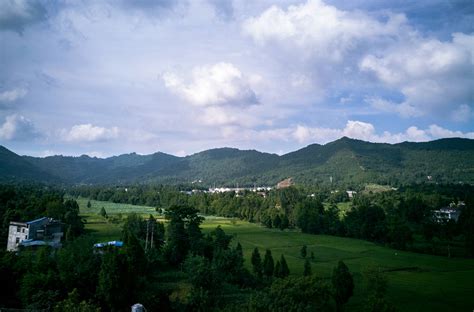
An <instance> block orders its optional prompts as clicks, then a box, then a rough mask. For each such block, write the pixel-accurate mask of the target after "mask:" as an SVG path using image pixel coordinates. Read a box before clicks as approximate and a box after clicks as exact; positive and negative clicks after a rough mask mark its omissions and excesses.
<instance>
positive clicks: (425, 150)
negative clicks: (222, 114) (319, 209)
mask: <svg viewBox="0 0 474 312" xmlns="http://www.w3.org/2000/svg"><path fill="white" fill-rule="evenodd" d="M473 173H474V140H470V139H459V138H452V139H440V140H436V141H432V142H424V143H408V142H404V143H400V144H393V145H392V144H381V143H369V142H364V141H360V140H354V139H349V138H342V139H339V140H337V141H334V142H331V143H327V144H325V145H319V144H312V145H309V146H307V147H305V148H302V149H300V150H298V151H295V152H291V153H288V154H285V155H282V156H279V155H276V154H269V153H262V152H258V151H254V150H246V151H243V150H238V149H235V148H218V149H211V150H207V151H203V152H200V153H196V154H193V155H190V156H186V157H176V156H173V155H168V154H164V153H160V152H158V153H155V154H151V155H138V154H135V153H132V154H124V155H120V156H114V157H109V158H105V159H100V158H95V157H89V156H85V155H83V156H80V157H66V156H50V157H45V158H38V157H29V156H19V155H17V154H15V153H13V152H11V151H9V150H7V149H6V148H4V147H0V181H4V182H15V181H37V182H38V181H40V182H47V183H56V184H58V183H62V184H65V185H77V184H98V185H101V184H113V185H117V184H121V185H127V184H132V183H162V184H168V185H178V184H191V183H194V186H199V187H212V186H214V185H217V186H233V187H235V186H236V185H240V186H249V187H252V186H254V185H257V186H268V185H269V186H273V185H275V184H276V183H277V182H279V181H280V180H282V179H285V178H288V177H293V178H294V181H295V182H296V183H298V184H300V185H306V186H311V185H319V186H323V185H327V186H335V185H337V186H356V185H360V184H364V183H378V184H386V185H392V186H396V187H398V186H402V185H407V184H413V183H425V182H426V183H432V184H436V183H441V184H445V183H460V182H461V183H468V184H469V183H471V184H472V183H474V175H473Z"/></svg>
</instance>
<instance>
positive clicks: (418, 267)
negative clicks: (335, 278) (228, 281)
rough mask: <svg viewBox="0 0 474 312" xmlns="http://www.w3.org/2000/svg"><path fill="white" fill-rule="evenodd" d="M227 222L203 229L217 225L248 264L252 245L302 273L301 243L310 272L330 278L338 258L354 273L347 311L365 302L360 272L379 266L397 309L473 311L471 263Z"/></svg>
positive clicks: (212, 225) (209, 224) (210, 223)
mask: <svg viewBox="0 0 474 312" xmlns="http://www.w3.org/2000/svg"><path fill="white" fill-rule="evenodd" d="M234 223H235V224H233V222H232V221H231V220H222V219H221V220H206V222H205V223H204V224H203V228H204V231H210V230H211V229H213V228H215V227H216V226H217V225H221V227H222V228H223V229H224V230H225V231H226V233H228V234H233V235H234V241H235V242H237V241H238V242H240V243H241V244H242V247H243V251H244V257H245V259H246V265H247V266H248V267H249V268H250V256H251V253H252V251H253V249H254V248H255V247H258V248H259V249H260V253H261V254H262V256H263V254H264V252H265V249H266V248H269V249H271V251H272V255H273V258H274V259H275V260H276V259H279V258H280V255H281V254H284V256H285V258H286V260H287V262H288V266H289V267H290V271H291V274H296V275H301V274H302V273H303V265H304V259H303V258H301V256H300V250H301V247H302V246H303V245H307V247H308V255H310V253H311V251H312V252H313V253H314V255H315V260H314V261H313V262H312V263H311V265H312V271H313V274H316V275H318V276H321V277H327V278H329V277H330V275H331V273H332V270H333V268H334V267H335V266H336V264H337V262H338V261H339V260H343V261H344V262H345V263H346V264H347V266H348V267H349V269H350V270H351V272H352V273H353V274H354V278H355V282H356V290H355V295H354V297H353V298H352V299H351V300H350V302H349V306H348V310H349V311H350V310H352V309H360V308H361V306H362V303H363V301H364V298H365V292H364V285H363V278H362V272H363V271H364V270H366V269H367V268H369V267H371V266H380V267H382V268H383V269H384V270H386V271H387V276H388V278H389V288H388V297H389V299H390V301H391V302H392V303H394V304H395V305H396V307H397V309H398V310H399V311H472V309H473V308H474V298H473V294H474V283H473V281H474V260H471V259H448V258H445V257H437V256H431V255H424V254H417V253H410V252H401V251H397V250H393V249H390V248H385V247H381V246H378V245H376V244H373V243H370V242H366V241H363V240H357V239H351V238H342V237H334V236H326V235H310V234H303V233H300V232H297V231H283V232H282V231H280V230H273V229H266V228H264V227H261V226H259V225H255V224H250V223H247V222H242V221H237V222H234Z"/></svg>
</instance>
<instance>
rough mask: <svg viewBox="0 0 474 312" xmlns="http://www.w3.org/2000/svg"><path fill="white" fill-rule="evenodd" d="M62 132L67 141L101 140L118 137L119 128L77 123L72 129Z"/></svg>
mask: <svg viewBox="0 0 474 312" xmlns="http://www.w3.org/2000/svg"><path fill="white" fill-rule="evenodd" d="M61 134H62V137H63V139H64V140H65V141H67V142H101V141H108V140H113V139H116V138H118V135H119V129H118V128H117V127H112V128H104V127H98V126H93V125H91V124H82V125H75V126H73V127H72V128H71V129H70V130H63V131H62V133H61Z"/></svg>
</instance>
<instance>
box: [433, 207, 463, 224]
mask: <svg viewBox="0 0 474 312" xmlns="http://www.w3.org/2000/svg"><path fill="white" fill-rule="evenodd" d="M460 214H461V211H460V210H459V209H454V208H451V207H445V208H441V209H439V210H433V215H434V217H435V219H436V221H437V222H442V221H449V220H454V221H456V222H458V219H459V215H460Z"/></svg>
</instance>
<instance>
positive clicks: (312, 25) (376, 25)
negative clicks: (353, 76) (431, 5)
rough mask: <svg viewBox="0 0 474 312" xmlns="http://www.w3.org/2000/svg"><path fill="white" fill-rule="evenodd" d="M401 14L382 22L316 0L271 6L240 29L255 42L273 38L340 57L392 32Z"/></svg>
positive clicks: (314, 53) (313, 54)
mask: <svg viewBox="0 0 474 312" xmlns="http://www.w3.org/2000/svg"><path fill="white" fill-rule="evenodd" d="M405 22H406V18H405V16H404V15H389V17H388V19H387V21H386V22H380V21H378V20H377V19H375V18H373V17H372V16H370V15H368V14H366V13H363V12H359V11H357V12H356V11H343V10H339V9H337V8H336V7H334V6H331V5H327V4H325V3H324V2H323V1H320V0H309V1H307V2H306V3H304V4H300V5H292V6H289V7H288V9H287V10H283V9H281V8H280V7H278V6H272V7H270V8H269V9H267V10H266V11H264V12H263V13H262V14H261V15H259V16H257V17H251V18H249V19H247V20H245V22H244V23H243V31H244V33H246V34H248V35H249V36H251V37H252V38H253V39H254V40H255V41H256V42H257V43H259V44H265V43H267V42H277V43H281V44H283V45H288V46H289V47H290V48H294V47H295V46H296V47H297V48H303V49H305V50H308V51H309V53H310V54H311V57H313V58H314V57H318V56H319V57H323V58H325V59H327V60H331V61H340V60H341V59H342V58H343V57H344V55H345V54H347V52H349V51H351V50H353V49H354V48H356V47H357V46H358V44H359V43H361V42H364V41H368V40H373V39H375V38H379V37H381V36H391V35H396V34H397V32H398V31H399V29H400V28H401V27H402V26H403V25H404V24H405Z"/></svg>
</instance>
